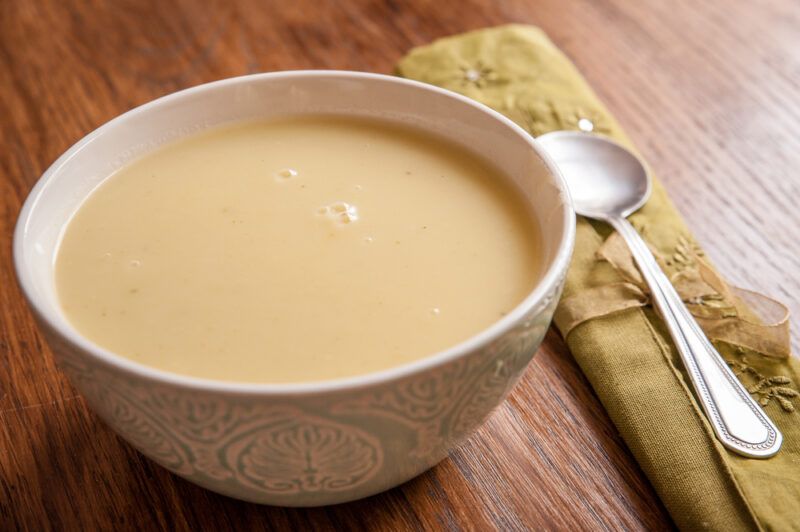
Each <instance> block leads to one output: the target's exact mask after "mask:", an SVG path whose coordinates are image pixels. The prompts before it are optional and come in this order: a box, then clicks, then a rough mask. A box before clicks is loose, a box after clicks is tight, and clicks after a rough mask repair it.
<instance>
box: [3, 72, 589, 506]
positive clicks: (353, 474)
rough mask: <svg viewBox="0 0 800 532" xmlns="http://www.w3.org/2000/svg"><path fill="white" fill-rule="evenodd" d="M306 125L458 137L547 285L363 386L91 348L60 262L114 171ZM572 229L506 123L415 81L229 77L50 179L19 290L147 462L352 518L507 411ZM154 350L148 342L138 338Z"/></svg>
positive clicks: (18, 242) (525, 138)
mask: <svg viewBox="0 0 800 532" xmlns="http://www.w3.org/2000/svg"><path fill="white" fill-rule="evenodd" d="M304 113H337V114H347V115H360V116H368V117H377V118H382V119H385V120H391V121H395V122H401V123H405V124H410V125H413V126H416V127H418V128H422V129H424V130H427V131H430V132H433V133H435V134H438V135H441V136H444V137H446V138H449V139H451V140H453V141H455V142H457V143H459V144H461V145H463V146H466V147H467V148H469V149H471V150H472V151H474V152H476V153H478V154H480V155H482V156H483V157H485V158H486V159H488V160H490V161H492V162H493V163H494V164H496V165H497V166H498V167H499V168H500V169H501V170H503V171H504V172H505V173H506V174H507V175H508V176H510V177H511V178H512V179H513V180H514V181H515V182H516V184H517V185H518V186H519V188H520V194H521V195H522V196H524V198H525V200H526V201H528V202H529V203H530V204H531V205H532V207H533V210H534V212H535V213H536V215H537V216H538V219H539V223H540V225H541V228H542V231H543V244H544V248H543V253H544V261H545V267H544V269H543V271H544V275H543V276H542V278H541V281H540V282H539V284H538V285H537V287H536V288H535V290H534V291H533V292H532V293H531V294H529V295H528V296H527V297H526V298H525V300H524V301H523V302H522V303H520V305H519V306H517V307H516V308H515V309H514V310H513V311H512V312H510V313H509V314H508V315H507V316H505V317H504V318H502V319H501V320H500V321H498V322H497V323H495V324H494V325H492V326H491V327H489V328H488V329H486V330H484V331H481V332H480V333H479V334H477V335H476V336H474V337H472V338H470V339H469V340H467V341H465V342H463V343H461V344H459V345H456V346H453V347H452V348H450V349H448V350H446V351H443V352H440V353H438V354H434V355H432V356H429V357H427V358H424V359H422V360H419V361H417V362H413V363H410V364H406V365H403V366H400V367H395V368H391V369H389V370H386V371H381V372H378V373H371V374H368V375H363V376H358V377H353V378H346V379H338V380H331V381H325V382H313V383H307V384H298V385H283V384H263V385H262V384H244V383H235V382H222V381H213V380H204V379H199V378H193V377H187V376H182V375H177V374H173V373H169V372H165V371H161V370H158V369H155V368H152V367H148V366H144V365H141V364H138V363H136V362H133V361H131V360H128V359H126V358H123V357H120V356H118V355H115V354H114V353H111V352H109V351H107V350H105V349H103V348H101V347H99V346H97V345H95V344H93V343H92V342H90V341H89V340H87V339H86V338H84V337H82V336H81V335H80V334H79V333H78V332H77V331H76V330H75V329H74V328H73V327H72V326H71V325H70V323H69V322H68V321H67V319H66V318H65V316H64V314H63V312H62V311H61V308H60V307H59V304H58V300H57V298H56V290H55V286H54V275H53V264H54V258H55V256H56V251H57V248H58V244H59V240H60V237H61V235H62V232H63V230H64V227H65V226H66V224H67V222H68V221H69V219H70V217H71V216H72V214H73V213H74V212H75V211H76V209H78V207H79V206H80V205H81V203H82V201H83V200H84V199H86V197H87V196H88V195H89V194H90V193H91V191H92V190H93V189H94V188H95V187H96V186H97V185H98V184H99V183H100V182H101V181H103V180H104V179H105V178H107V177H108V176H109V175H110V174H111V173H112V172H113V171H114V170H116V169H118V168H119V167H121V166H123V165H124V164H126V163H127V162H128V161H130V160H131V159H133V158H135V157H138V156H140V155H142V154H143V153H146V152H148V151H150V150H152V149H154V148H155V147H157V146H159V145H161V144H163V143H165V142H169V141H171V140H173V139H176V138H178V137H182V136H184V135H187V134H189V133H193V132H195V131H199V130H202V129H206V128H209V127H213V126H215V125H218V124H222V123H227V122H233V121H240V120H252V119H258V118H269V117H273V116H277V115H286V114H304ZM574 233H575V218H574V214H573V211H572V208H571V205H570V201H569V196H568V193H567V190H566V185H565V184H564V181H563V180H562V178H561V177H560V176H559V173H558V171H557V169H556V168H555V166H554V165H553V164H552V163H551V162H550V161H549V160H548V159H547V157H546V156H545V155H544V153H543V151H542V150H541V149H540V148H539V147H538V146H537V145H536V143H535V142H534V140H533V139H532V138H531V137H530V136H529V135H528V134H527V133H525V131H523V130H522V129H521V128H519V127H518V126H516V125H515V124H514V123H513V122H511V121H510V120H508V119H507V118H505V117H503V116H502V115H500V114H498V113H496V112H494V111H492V110H490V109H489V108H487V107H485V106H483V105H480V104H478V103H476V102H474V101H472V100H469V99H467V98H464V97H462V96H459V95H457V94H455V93H452V92H449V91H446V90H442V89H439V88H436V87H433V86H429V85H425V84H422V83H417V82H414V81H408V80H405V79H400V78H395V77H389V76H382V75H376V74H365V73H356V72H337V71H297V72H278V73H272V74H259V75H253V76H244V77H240V78H233V79H226V80H222V81H218V82H215V83H209V84H207V85H201V86H198V87H194V88H191V89H188V90H184V91H181V92H177V93H175V94H171V95H169V96H166V97H164V98H160V99H158V100H155V101H153V102H150V103H148V104H146V105H143V106H141V107H138V108H136V109H134V110H132V111H130V112H127V113H125V114H123V115H122V116H120V117H118V118H116V119H114V120H112V121H111V122H109V123H107V124H105V125H104V126H102V127H100V128H99V129H97V130H96V131H94V132H92V133H91V134H89V135H87V136H86V137H85V138H83V139H82V140H81V141H80V142H78V143H77V144H75V145H74V146H73V147H72V148H71V149H70V150H69V151H67V152H66V153H65V154H64V155H62V156H61V157H60V158H59V159H58V160H57V161H56V162H55V163H53V165H52V166H51V167H50V168H49V169H48V170H47V171H46V172H45V173H44V175H43V176H42V177H41V179H40V180H39V182H38V183H37V184H36V186H35V187H34V188H33V190H32V192H31V193H30V196H29V197H28V199H27V201H26V202H25V205H24V207H23V209H22V212H21V214H20V217H19V221H18V223H17V227H16V232H15V235H14V261H15V265H16V269H17V275H18V279H19V282H20V285H21V286H22V289H23V291H24V293H25V295H26V297H27V298H28V301H29V302H30V305H31V307H32V308H33V310H34V311H35V314H36V317H37V319H38V321H39V324H40V326H41V329H42V332H43V333H44V334H45V336H46V338H47V339H48V342H49V343H50V345H51V346H52V349H53V352H54V354H55V357H56V359H57V361H58V363H59V365H60V367H61V368H62V369H63V370H64V372H65V373H67V375H68V376H69V377H70V379H71V381H72V383H73V384H74V385H75V386H76V387H77V388H78V389H79V390H80V391H81V393H83V395H84V396H85V397H86V400H87V402H88V403H89V405H91V407H92V408H93V409H94V411H95V412H97V414H98V415H100V417H101V418H102V419H103V420H104V421H105V422H106V423H107V424H108V425H109V426H111V427H112V428H113V429H114V430H115V431H116V432H117V433H118V434H119V435H120V436H122V437H123V438H124V439H125V440H127V441H128V442H130V444H131V445H133V446H134V447H136V448H137V449H138V450H139V451H141V452H142V453H143V454H145V455H146V456H148V457H150V458H151V459H153V460H154V461H155V462H158V463H159V464H161V465H162V466H164V467H166V468H167V469H169V470H170V471H173V472H174V473H176V474H177V475H180V476H182V477H184V478H186V479H188V480H190V481H192V482H194V483H196V484H199V485H200V486H203V487H206V488H208V489H211V490H213V491H216V492H219V493H223V494H225V495H229V496H231V497H236V498H239V499H244V500H248V501H254V502H259V503H266V504H275V505H283V506H316V505H323V504H333V503H340V502H345V501H349V500H353V499H358V498H361V497H366V496H368V495H372V494H374V493H378V492H380V491H383V490H386V489H388V488H391V487H393V486H396V485H398V484H400V483H402V482H404V481H406V480H408V479H410V478H412V477H414V476H416V475H418V474H420V473H421V472H423V471H425V470H426V469H428V468H429V467H431V466H433V465H434V464H436V463H437V462H439V461H440V460H441V459H442V458H444V457H445V456H446V455H447V453H448V452H449V451H450V450H451V449H452V448H453V447H454V446H455V445H457V444H458V443H459V442H460V441H462V440H463V439H464V438H466V437H467V436H468V435H470V434H471V433H472V432H473V431H475V429H476V428H477V427H478V426H479V425H480V424H481V423H482V422H483V421H484V420H485V419H486V417H487V416H488V415H489V414H490V412H491V411H492V410H493V409H494V408H495V407H496V406H497V405H499V404H500V402H501V401H502V400H503V399H504V397H505V396H506V394H507V393H508V392H509V391H510V390H511V388H512V386H513V385H514V384H515V382H516V381H517V379H518V378H519V376H520V375H521V374H522V372H523V371H524V370H525V367H526V366H527V364H528V362H529V361H530V359H531V357H532V356H533V354H534V352H535V351H536V349H537V347H538V346H539V344H540V343H541V341H542V338H543V336H544V334H545V332H546V330H547V327H548V326H549V324H550V320H551V318H552V316H553V312H554V309H555V306H556V303H557V300H558V297H559V295H560V293H561V288H562V285H563V279H564V275H565V273H566V270H567V266H568V263H569V259H570V254H571V251H572V246H573V241H574ZM143 334H146V331H143Z"/></svg>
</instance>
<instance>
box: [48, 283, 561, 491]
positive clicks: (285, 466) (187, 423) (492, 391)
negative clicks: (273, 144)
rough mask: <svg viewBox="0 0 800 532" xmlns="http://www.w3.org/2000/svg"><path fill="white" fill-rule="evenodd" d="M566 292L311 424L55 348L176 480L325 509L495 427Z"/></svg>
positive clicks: (119, 426)
mask: <svg viewBox="0 0 800 532" xmlns="http://www.w3.org/2000/svg"><path fill="white" fill-rule="evenodd" d="M561 285H563V279H562V281H561ZM560 291H561V286H559V288H558V289H557V290H555V291H554V292H553V293H552V294H550V296H549V297H548V298H547V299H546V300H545V301H543V302H542V303H541V304H540V305H539V306H538V307H537V308H536V309H533V310H532V311H531V312H530V314H529V315H528V317H527V319H525V320H523V321H522V322H521V323H520V324H519V325H518V326H517V327H516V329H514V330H513V331H511V332H510V333H509V334H507V335H504V336H502V337H501V338H499V339H498V340H496V341H495V342H494V343H493V344H490V345H488V346H486V347H485V348H484V349H482V350H481V351H479V352H476V353H473V354H472V355H470V356H466V357H461V358H458V359H456V360H453V361H451V362H449V363H447V364H445V365H443V366H441V367H440V368H438V369H436V370H433V371H431V372H427V373H425V374H423V375H417V376H415V377H413V378H411V379H409V380H406V381H404V382H400V383H398V384H395V385H394V386H393V387H390V388H387V389H383V388H382V389H380V390H379V391H373V392H368V393H366V395H364V396H358V395H353V396H352V398H345V399H342V400H340V401H339V402H335V403H334V404H333V405H331V406H329V405H325V404H322V405H317V406H312V407H313V412H310V411H308V410H307V409H306V407H305V406H301V405H297V404H295V403H292V404H285V405H280V404H277V405H275V404H272V405H265V404H263V403H261V404H260V403H258V402H256V401H253V400H252V399H251V398H247V397H245V398H243V399H241V400H240V399H233V398H229V397H227V396H225V395H219V396H214V395H210V394H208V393H207V392H195V391H192V390H188V389H179V388H175V387H172V386H169V385H166V384H158V383H154V382H148V381H143V380H139V378H137V377H133V376H129V375H124V374H119V373H117V371H116V370H114V369H113V368H107V367H105V366H103V365H102V364H99V363H96V362H94V361H91V360H89V359H87V358H86V357H85V355H84V354H82V353H81V352H80V351H78V350H76V349H75V348H73V347H72V346H70V345H68V344H65V343H64V342H62V341H60V339H59V338H57V337H54V338H51V339H50V341H51V344H52V345H53V346H54V347H55V348H56V349H55V351H56V352H57V353H58V359H59V365H60V366H61V367H62V369H63V370H64V371H65V372H66V373H67V374H68V376H69V377H70V379H71V380H72V381H73V383H74V384H75V385H76V386H77V387H78V388H79V389H80V390H81V392H82V393H83V395H84V396H85V397H86V399H87V401H88V403H89V404H90V405H91V406H92V407H93V409H94V410H95V411H96V412H97V413H98V414H99V415H100V417H101V418H102V419H103V420H104V421H106V423H108V424H109V425H110V426H111V427H112V428H114V429H115V430H116V431H117V432H118V433H119V434H120V435H122V436H123V437H124V438H125V439H126V440H128V441H129V442H130V443H131V444H133V445H134V446H135V447H136V448H138V449H139V450H140V451H141V452H142V453H143V454H145V455H146V456H148V457H150V458H152V459H153V460H154V461H156V462H157V463H159V464H161V465H163V466H164V467H166V468H167V469H169V470H171V471H173V472H175V473H178V474H180V475H182V476H184V477H186V478H189V479H190V480H193V481H196V482H198V483H200V484H201V485H204V486H206V487H210V488H212V489H215V490H218V491H221V492H223V493H228V494H234V495H235V494H241V493H245V494H247V496H248V497H249V498H259V497H262V499H261V500H263V501H264V502H273V501H276V500H277V501H280V500H282V499H280V498H278V499H274V498H271V497H282V496H295V497H296V496H300V495H307V496H311V497H315V498H314V499H313V500H314V501H321V500H332V499H325V498H324V497H323V498H319V497H320V496H322V495H324V494H325V493H330V494H334V493H337V492H345V491H348V490H352V489H354V488H358V487H359V486H362V485H365V484H367V483H368V482H377V483H382V482H385V479H386V478H391V477H389V475H410V474H416V473H418V472H419V468H420V467H422V466H423V465H432V463H435V460H437V459H438V458H441V456H442V455H443V453H444V452H445V451H446V450H447V449H448V448H449V447H450V446H451V445H452V444H453V443H456V442H457V441H459V440H460V439H462V438H463V437H464V436H466V435H467V434H468V433H469V432H470V431H471V430H473V429H474V428H475V427H476V426H477V425H479V424H480V423H481V422H482V421H483V420H484V419H485V418H486V417H488V415H489V414H490V413H491V411H492V409H493V408H494V407H495V406H496V405H497V404H498V403H499V402H500V401H501V400H502V399H503V397H505V395H506V394H507V393H508V392H509V391H510V389H511V387H512V386H513V385H514V383H515V382H516V380H517V379H518V378H519V376H520V375H521V374H522V372H523V371H524V369H525V367H526V366H527V364H528V362H529V361H530V359H531V358H532V356H533V352H534V350H535V348H536V346H538V344H539V343H540V342H541V340H542V338H543V336H544V334H545V332H546V330H547V327H548V325H549V317H550V316H551V315H552V312H553V310H554V308H555V305H556V304H557V301H558V296H559V294H560ZM312 405H313V403H312ZM378 418H380V419H383V420H388V421H389V423H388V424H387V425H385V426H384V427H385V428H384V430H382V429H380V428H379V427H377V428H373V427H376V425H375V423H374V421H377V419H378ZM386 427H388V428H386ZM373 431H375V432H373ZM378 434H380V435H381V436H382V437H383V438H384V440H381V438H380V437H378ZM389 434H391V435H392V436H389ZM405 435H408V436H409V437H410V438H408V439H406V436H405ZM386 438H390V439H386ZM395 438H398V439H395ZM384 445H390V446H392V448H393V449H394V450H393V452H397V450H396V448H397V447H398V446H399V448H400V449H403V450H402V451H400V452H402V453H403V456H409V455H410V457H411V458H413V460H410V461H409V462H408V464H397V463H392V464H387V462H386V459H385V452H386V450H385V448H384ZM387 465H391V467H390V468H389V469H386V466H387ZM390 470H391V472H390ZM397 471H400V473H397ZM259 494H260V495H259Z"/></svg>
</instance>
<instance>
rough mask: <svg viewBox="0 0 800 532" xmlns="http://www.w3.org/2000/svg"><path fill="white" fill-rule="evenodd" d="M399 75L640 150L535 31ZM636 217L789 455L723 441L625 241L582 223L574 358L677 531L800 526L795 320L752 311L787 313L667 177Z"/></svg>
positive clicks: (407, 64) (439, 44) (413, 57)
mask: <svg viewBox="0 0 800 532" xmlns="http://www.w3.org/2000/svg"><path fill="white" fill-rule="evenodd" d="M397 73H398V74H399V75H401V76H404V77H407V78H411V79H416V80H419V81H423V82H426V83H431V84H433V85H438V86H440V87H444V88H447V89H450V90H453V91H455V92H459V93H461V94H464V95H466V96H469V97H471V98H474V99H475V100H478V101H480V102H482V103H484V104H486V105H488V106H489V107H492V108H494V109H495V110H497V111H499V112H500V113H503V114H505V115H506V116H508V117H509V118H511V119H512V120H514V121H515V122H516V123H517V124H519V125H520V126H522V127H523V128H524V129H526V130H527V131H529V132H530V133H531V134H533V135H540V134H543V133H546V132H548V131H552V130H559V129H572V130H584V131H591V132H594V133H601V134H604V135H607V136H610V137H613V138H614V139H616V140H617V141H619V142H621V143H622V144H625V145H627V146H628V147H630V148H631V149H633V147H632V146H631V143H630V141H629V139H628V138H627V137H626V136H625V134H624V133H623V132H622V130H621V129H620V127H619V125H618V124H617V123H616V121H615V120H614V118H613V117H612V116H611V115H610V114H609V112H608V111H607V110H606V109H605V107H604V106H603V104H602V103H601V102H600V101H599V100H598V98H597V97H596V96H595V94H594V93H593V91H592V89H591V88H590V87H589V86H588V84H587V83H586V81H585V80H584V79H583V78H582V77H581V75H580V73H579V72H578V71H577V69H576V68H575V67H574V65H573V64H572V63H571V62H570V61H569V59H567V57H566V56H565V55H564V54H563V53H562V52H561V51H560V50H558V48H556V47H555V46H554V45H553V44H552V43H551V42H550V40H549V39H548V38H547V36H546V35H545V34H544V33H543V32H542V31H541V30H539V29H538V28H535V27H531V26H521V25H510V26H502V27H498V28H489V29H484V30H478V31H474V32H470V33H466V34H463V35H458V36H454V37H448V38H444V39H440V40H438V41H435V42H434V43H432V44H430V45H427V46H422V47H420V48H416V49H414V50H412V51H411V52H410V53H409V54H408V55H407V56H406V57H404V58H403V59H402V60H401V61H400V62H399V64H398V65H397ZM631 221H632V223H633V224H634V226H635V227H637V229H638V230H639V231H640V232H641V233H642V235H643V237H644V238H645V240H647V242H648V243H649V244H650V245H651V247H652V248H653V249H654V251H655V252H656V254H657V256H658V257H659V259H660V261H661V263H662V265H663V266H664V267H665V269H666V270H667V272H668V274H669V275H670V276H671V279H672V280H673V283H674V284H675V285H676V288H678V287H679V292H681V294H682V296H684V298H685V300H686V301H687V302H688V303H690V305H691V307H690V308H692V310H693V313H694V314H695V315H696V316H698V317H699V318H700V320H699V321H700V322H701V324H703V326H704V328H706V330H707V331H709V335H710V336H712V337H714V338H716V339H717V341H716V345H717V347H718V349H719V350H720V351H721V352H722V354H723V356H724V358H725V359H726V361H728V363H729V365H730V366H731V368H732V369H733V370H734V372H735V373H736V374H737V376H738V377H739V378H740V380H742V382H744V384H745V386H746V387H747V388H748V391H749V392H750V393H751V394H752V396H753V397H754V398H755V399H756V400H758V401H759V402H760V403H761V404H762V405H763V406H764V409H765V411H766V412H767V414H768V415H769V416H770V417H771V418H772V420H773V421H774V422H775V423H776V424H777V425H778V427H779V428H780V430H781V431H782V432H783V434H784V443H783V447H782V449H781V450H780V452H779V453H778V454H777V455H776V456H774V457H772V458H770V459H767V460H755V459H747V458H742V457H740V456H738V455H736V454H733V453H731V452H729V451H727V450H726V449H725V448H724V447H723V446H722V445H721V444H720V443H719V442H718V441H717V440H716V438H715V437H714V433H713V431H712V429H711V426H710V425H709V423H708V422H707V420H706V418H705V416H704V414H703V412H702V410H701V407H700V405H699V404H698V402H697V401H696V399H695V397H694V395H693V391H692V389H691V385H690V381H689V380H688V376H687V375H686V373H685V371H684V369H683V365H682V363H681V361H680V358H679V355H678V354H677V352H676V351H675V348H674V346H673V344H672V341H671V339H670V338H669V335H668V333H667V331H666V330H665V327H664V325H663V323H662V322H661V320H660V318H659V317H658V315H657V314H656V313H655V312H654V311H653V309H652V306H651V305H650V304H649V302H648V298H647V294H646V289H645V288H643V287H641V284H637V280H636V277H637V275H638V272H636V270H635V268H632V267H631V266H630V264H631V262H630V257H629V256H627V257H626V250H625V249H624V246H621V245H620V244H621V243H620V242H619V241H618V238H619V237H614V235H612V232H611V230H610V229H609V228H608V227H607V226H605V225H604V224H601V223H596V222H590V221H588V220H585V219H582V218H580V217H579V219H578V227H577V240H576V246H575V254H574V257H573V260H572V265H571V267H570V270H569V273H568V276H567V282H566V286H565V291H564V296H563V298H562V301H561V304H560V306H559V310H558V312H557V318H556V324H557V326H558V327H559V329H560V330H561V333H562V335H564V336H565V339H566V342H567V344H568V346H569V348H570V351H571V352H572V355H573V356H574V358H575V360H576V361H577V362H578V364H579V365H580V367H581V369H582V370H583V372H584V373H585V374H586V377H587V379H588V380H589V382H590V383H591V385H592V387H593V388H594V390H595V392H596V393H597V396H598V397H599V398H600V400H601V401H602V403H603V405H604V407H605V408H606V410H607V411H608V414H609V416H610V417H611V419H612V420H613V422H614V423H615V425H616V426H617V428H618V430H619V432H620V434H621V435H622V437H623V438H624V440H625V442H626V443H627V445H628V447H629V448H630V450H631V452H632V453H633V455H634V457H635V458H636V460H637V461H638V462H639V465H640V466H641V467H642V469H643V471H644V472H645V474H646V475H647V476H648V478H649V479H650V481H651V482H652V484H653V486H654V487H655V490H656V491H657V493H658V494H659V496H660V497H661V499H662V500H663V502H664V504H665V506H666V507H667V509H668V510H669V512H670V514H671V515H672V518H673V519H674V520H675V523H676V524H677V525H678V526H679V527H681V528H683V529H699V528H706V529H712V530H758V529H761V530H789V529H792V530H800V394H798V391H797V390H798V385H800V364H798V360H797V359H796V358H794V357H791V356H789V354H788V347H787V346H786V342H785V336H786V335H785V334H784V336H783V337H782V336H781V333H780V331H777V330H776V329H777V328H784V329H785V327H786V320H785V318H781V319H778V320H777V323H776V324H775V325H773V326H772V328H770V327H767V326H766V325H770V324H768V323H767V321H769V320H770V319H771V317H770V316H766V317H763V316H764V315H763V314H761V313H760V311H759V310H758V309H757V308H756V307H755V306H752V305H748V303H750V302H753V303H758V302H759V300H760V301H762V302H764V301H766V302H767V303H768V305H767V306H770V305H769V303H771V304H772V306H773V310H774V307H775V306H776V305H777V304H776V303H775V302H771V301H770V300H764V298H758V297H749V296H755V294H752V293H748V292H746V291H736V290H735V289H732V288H731V287H728V286H727V284H725V283H724V282H723V281H722V280H721V279H720V278H719V276H718V275H717V274H716V273H715V271H714V270H713V268H712V267H711V266H709V265H708V262H707V261H706V259H705V258H704V256H703V253H702V249H700V247H699V246H698V245H697V244H696V243H695V241H694V239H693V238H692V236H691V234H690V233H689V231H688V230H687V228H686V226H685V225H684V223H683V221H682V219H681V217H680V215H679V214H678V212H677V211H676V209H675V207H674V206H673V205H672V203H671V202H670V200H669V199H668V197H667V195H666V193H665V191H664V189H663V187H662V186H661V185H660V184H659V182H658V180H657V179H656V180H655V182H654V186H653V194H652V196H651V198H650V200H649V201H648V202H647V204H646V205H645V206H644V207H643V208H642V209H641V210H640V211H639V212H637V213H636V214H634V215H633V216H632V217H631ZM543 230H545V231H546V230H547V228H546V227H545V228H543ZM679 285H680V286H679ZM698 287H699V288H698ZM601 296H603V297H601ZM605 296H608V297H605ZM609 302H610V303H609ZM609 305H610V306H609Z"/></svg>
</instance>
